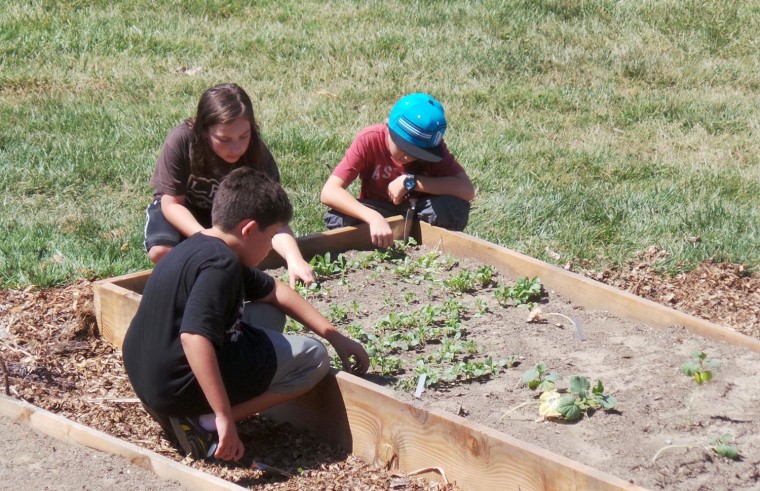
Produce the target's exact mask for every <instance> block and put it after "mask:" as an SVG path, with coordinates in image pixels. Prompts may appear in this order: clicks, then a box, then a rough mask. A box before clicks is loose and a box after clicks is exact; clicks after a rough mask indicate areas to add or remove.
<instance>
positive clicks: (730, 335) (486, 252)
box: [420, 223, 760, 353]
mask: <svg viewBox="0 0 760 491" xmlns="http://www.w3.org/2000/svg"><path fill="white" fill-rule="evenodd" d="M420 235H421V243H422V244H423V245H425V246H426V247H431V248H438V249H439V250H440V251H442V252H444V253H446V254H450V255H452V256H455V257H469V258H473V259H477V260H478V261H482V262H484V263H486V264H490V265H492V266H494V267H496V268H497V269H499V271H500V272H501V273H504V274H506V275H507V276H509V277H512V278H517V277H519V276H529V277H534V276H538V277H540V278H541V283H542V284H543V285H544V286H545V287H546V288H548V289H551V290H554V291H556V292H558V293H559V294H561V295H563V296H565V297H567V298H568V299H569V300H571V301H572V302H573V303H575V304H577V305H580V306H583V307H585V308H587V309H594V310H604V311H608V312H612V313H613V314H616V315H618V316H620V317H623V318H626V319H632V320H637V321H641V322H644V323H646V324H650V325H652V326H656V327H669V326H683V327H685V328H686V329H688V330H690V331H692V332H694V333H697V334H700V335H702V336H705V337H708V338H712V339H718V340H721V341H725V342H727V343H729V344H732V345H736V346H742V347H745V348H748V349H750V350H752V351H755V352H758V353H760V339H756V338H753V337H750V336H747V335H744V334H741V333H740V332H737V331H735V330H734V329H731V328H728V327H725V326H720V325H718V324H715V323H712V322H709V321H706V320H704V319H700V318H698V317H695V316H693V315H689V314H686V313H684V312H680V311H678V310H675V309H672V308H670V307H666V306H664V305H661V304H658V303H656V302H652V301H651V300H647V299H645V298H641V297H639V296H636V295H634V294H632V293H629V292H626V291H623V290H620V289H619V288H615V287H613V286H610V285H605V284H604V283H600V282H598V281H594V280H592V279H590V278H587V277H585V276H582V275H579V274H577V273H573V272H570V271H567V270H564V269H562V268H559V267H557V266H553V265H551V264H548V263H545V262H543V261H539V260H538V259H535V258H532V257H530V256H526V255H524V254H520V253H519V252H515V251H512V250H509V249H506V248H504V247H501V246H498V245H495V244H493V243H491V242H487V241H485V240H481V239H478V238H475V237H472V236H470V235H467V234H463V233H461V232H451V231H448V230H445V229H442V228H438V227H431V226H430V225H428V224H427V223H422V224H421V226H420Z"/></svg>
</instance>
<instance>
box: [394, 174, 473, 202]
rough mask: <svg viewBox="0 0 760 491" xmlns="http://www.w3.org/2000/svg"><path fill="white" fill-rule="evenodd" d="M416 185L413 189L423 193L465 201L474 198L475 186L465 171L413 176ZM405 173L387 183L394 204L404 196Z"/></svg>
mask: <svg viewBox="0 0 760 491" xmlns="http://www.w3.org/2000/svg"><path fill="white" fill-rule="evenodd" d="M415 177H416V179H417V187H416V188H415V191H417V192H420V193H425V194H436V195H446V196H454V197H455V198H459V199H462V200H465V201H472V200H473V198H475V187H474V186H473V185H472V181H470V178H469V176H468V175H467V173H465V172H460V173H459V174H457V175H455V176H447V177H430V176H419V175H418V176H415ZM405 178H406V175H401V176H399V177H397V178H396V179H394V180H393V181H391V183H390V184H389V185H388V191H389V194H390V196H391V200H392V201H393V203H394V204H399V203H401V202H402V201H403V200H404V198H405V197H406V194H407V192H406V189H404V179H405Z"/></svg>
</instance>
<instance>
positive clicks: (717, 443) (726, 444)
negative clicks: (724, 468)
mask: <svg viewBox="0 0 760 491" xmlns="http://www.w3.org/2000/svg"><path fill="white" fill-rule="evenodd" d="M733 441H734V437H733V435H731V434H729V433H726V434H725V435H721V436H719V437H718V438H716V439H715V440H714V441H713V442H711V443H709V444H707V445H700V444H677V445H667V446H665V447H662V448H661V449H659V450H658V451H657V453H656V454H654V457H652V462H654V461H655V460H657V457H659V456H660V455H661V454H662V453H663V452H666V451H668V450H673V449H676V448H687V449H692V448H699V447H702V448H703V449H704V450H705V451H706V452H708V453H709V452H714V453H716V454H718V455H720V456H721V457H725V458H727V459H731V460H739V458H740V457H741V456H740V455H739V449H738V448H736V446H735V445H733Z"/></svg>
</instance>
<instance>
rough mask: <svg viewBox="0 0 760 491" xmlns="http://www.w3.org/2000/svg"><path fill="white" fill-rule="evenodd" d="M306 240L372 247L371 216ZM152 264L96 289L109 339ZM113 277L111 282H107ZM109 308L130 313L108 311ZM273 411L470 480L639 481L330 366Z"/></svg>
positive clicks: (616, 301) (460, 244)
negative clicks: (315, 383) (314, 384)
mask: <svg viewBox="0 0 760 491" xmlns="http://www.w3.org/2000/svg"><path fill="white" fill-rule="evenodd" d="M389 222H390V223H391V227H392V230H393V231H394V237H396V238H400V237H401V235H402V234H403V218H402V217H394V218H392V219H389ZM413 235H414V236H415V238H416V239H417V241H418V242H419V243H421V244H423V245H425V246H427V247H431V248H438V249H439V250H441V251H442V252H444V253H447V254H450V255H452V256H455V257H470V258H474V259H477V260H479V261H482V262H484V263H486V264H490V265H492V266H494V267H495V268H496V269H498V270H499V271H500V272H501V273H503V274H505V275H507V276H509V277H512V278H516V277H518V276H531V277H532V276H539V277H540V278H541V281H542V283H543V284H544V285H545V286H546V287H547V288H549V289H552V290H555V291H557V292H558V293H560V294H562V295H564V296H565V297H567V298H568V299H569V300H572V301H573V302H575V303H576V304H578V305H581V306H584V307H586V308H589V309H600V310H606V311H609V312H612V313H614V314H616V315H619V316H621V317H625V318H630V319H635V320H638V321H642V322H645V323H648V324H651V325H654V326H662V327H667V326H671V325H681V326H684V327H686V328H688V329H690V330H692V331H694V332H696V333H699V334H702V335H704V336H707V337H712V338H715V339H720V340H724V341H726V342H728V343H731V344H736V345H739V346H744V347H747V348H749V349H752V350H754V351H760V340H756V339H754V338H750V337H748V336H744V335H742V334H740V333H737V332H736V331H734V330H732V329H728V328H724V327H722V326H718V325H716V324H713V323H710V322H707V321H704V320H702V319H698V318H696V317H694V316H690V315H688V314H684V313H681V312H678V311H676V310H674V309H671V308H668V307H664V306H662V305H659V304H657V303H654V302H651V301H648V300H645V299H642V298H640V297H637V296H635V295H632V294H630V293H628V292H624V291H621V290H619V289H617V288H614V287H611V286H609V285H605V284H603V283H599V282H596V281H593V280H591V279H589V278H586V277H583V276H581V275H578V274H575V273H572V272H569V271H565V270H564V269H561V268H558V267H556V266H552V265H549V264H547V263H544V262H542V261H539V260H537V259H534V258H531V257H529V256H525V255H523V254H520V253H517V252H515V251H511V250H508V249H506V248H503V247H500V246H497V245H495V244H491V243H489V242H486V241H483V240H480V239H477V238H474V237H471V236H469V235H467V234H463V233H459V232H450V231H447V230H444V229H439V228H437V227H431V226H429V225H428V224H426V223H422V224H418V223H416V224H415V226H414V229H413ZM298 242H299V246H300V247H301V250H302V252H303V254H304V257H306V258H310V257H312V256H313V255H315V254H324V253H325V252H328V251H329V252H331V253H339V252H344V251H347V250H367V249H371V248H372V247H371V242H370V238H369V231H368V228H367V227H366V225H363V226H360V227H347V228H345V229H339V230H334V231H330V232H324V233H320V234H313V235H310V236H306V237H302V238H299V239H298ZM281 265H282V259H281V258H279V256H278V255H276V254H275V253H272V254H270V255H269V256H268V257H267V259H266V260H265V262H264V263H263V264H262V267H264V268H272V267H279V266H281ZM149 274H150V272H149V271H147V272H141V273H136V274H135V275H132V276H131V277H119V278H115V279H112V280H110V281H109V280H105V281H104V282H99V283H98V284H96V289H101V293H100V295H97V294H96V311H98V312H100V314H99V315H98V322H99V325H100V323H101V322H103V323H106V322H107V321H108V322H110V326H115V325H116V324H118V323H120V324H121V327H120V328H119V329H122V330H118V329H117V328H116V327H111V329H110V331H111V332H112V335H113V336H114V339H113V340H110V341H111V342H112V343H114V344H116V345H117V346H120V342H121V338H123V334H124V333H125V332H126V327H128V325H129V321H130V320H131V318H132V315H134V313H132V314H130V313H129V308H130V307H129V305H128V304H130V303H132V304H133V305H132V307H134V308H135V309H136V306H137V303H139V298H140V295H139V294H137V293H135V292H132V295H130V294H128V293H127V292H129V289H128V288H125V286H128V287H132V288H136V287H139V285H140V284H141V282H142V284H143V285H144V281H146V280H147V278H148V275H149ZM128 276H129V275H128ZM108 283H111V284H110V285H108V286H106V284H108ZM111 289H114V291H111ZM139 289H140V291H142V289H141V287H139ZM106 292H107V293H106ZM109 301H115V302H121V303H123V304H124V305H121V306H116V307H114V308H107V309H106V308H104V306H103V305H100V306H99V305H97V304H98V302H101V303H102V302H109ZM107 315H108V316H113V315H121V316H126V318H121V319H118V320H117V319H106V316H107ZM101 332H103V329H102V328H101ZM119 336H121V338H119ZM267 414H268V415H269V416H270V417H273V418H274V419H276V420H279V421H288V422H290V423H291V424H293V425H295V426H298V427H302V428H306V429H308V430H310V431H311V432H313V433H316V434H318V435H320V436H321V437H323V438H324V439H326V440H327V441H330V442H332V443H333V444H335V445H338V446H340V447H342V448H345V449H347V450H349V451H351V452H352V453H354V454H356V455H357V456H359V457H362V458H364V459H366V460H368V461H380V462H382V463H386V464H388V465H389V466H392V467H395V468H398V469H399V470H400V471H402V472H407V473H408V472H414V471H416V470H418V469H421V468H433V467H435V468H440V469H442V470H443V471H444V472H445V473H446V476H447V478H448V479H449V480H450V481H451V480H453V481H456V482H457V483H458V484H459V485H460V486H461V487H462V488H463V489H470V490H481V489H483V490H490V489H520V490H565V489H568V490H569V489H574V490H575V489H588V490H608V489H640V488H637V487H634V486H632V485H630V484H629V483H627V482H625V481H622V480H620V479H618V478H616V477H614V476H611V475H609V474H606V473H603V472H601V471H599V470H596V469H593V468H591V467H588V466H585V465H582V464H580V463H577V462H574V461H572V460H570V459H567V458H564V457H561V456H559V455H556V454H554V453H553V452H550V451H548V450H545V449H541V448H539V447H535V446H532V445H529V444H527V443H524V442H521V441H519V440H516V439H514V438H511V437H509V436H507V435H506V434H504V433H501V432H498V431H495V430H492V429H489V428H486V427H483V426H482V425H477V424H474V423H471V422H469V421H467V420H465V419H463V418H459V417H458V416H454V415H451V414H448V413H445V412H441V411H437V410H427V409H424V408H423V407H421V406H417V405H410V404H407V403H405V402H403V401H402V400H401V399H399V398H398V396H397V395H396V394H395V393H394V392H393V391H389V390H387V389H383V388H381V387H379V386H377V385H375V384H372V383H370V382H367V381H365V380H363V379H360V378H357V377H354V376H352V375H350V374H347V373H344V372H339V373H337V374H331V375H328V377H326V378H325V379H324V380H323V381H322V382H321V383H320V384H319V385H318V386H317V387H316V388H315V389H314V390H312V391H310V392H309V393H308V394H305V395H304V396H302V397H300V398H298V399H297V400H295V401H292V402H290V403H288V404H284V405H281V406H278V407H277V408H274V409H273V410H270V411H268V412H267ZM428 477H431V478H435V477H437V476H436V475H432V474H431V475H429V476H428Z"/></svg>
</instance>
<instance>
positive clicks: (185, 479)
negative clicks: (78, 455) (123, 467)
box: [0, 396, 246, 491]
mask: <svg viewBox="0 0 760 491" xmlns="http://www.w3.org/2000/svg"><path fill="white" fill-rule="evenodd" d="M0 414H1V415H3V416H7V417H9V418H12V419H14V420H15V421H16V422H18V423H21V424H23V425H26V426H29V427H30V428H33V429H34V430H35V431H38V432H40V433H42V434H44V435H47V436H50V437H52V438H56V439H58V440H61V441H63V442H66V443H70V444H78V445H83V446H85V447H89V448H94V449H95V450H100V451H101V452H107V453H110V454H112V455H118V456H121V457H123V458H124V459H126V460H127V461H128V462H130V463H132V464H135V465H139V466H140V467H143V468H145V469H148V470H150V471H153V473H154V474H156V475H157V476H158V477H162V478H164V479H169V480H173V481H177V482H179V483H180V484H181V485H182V487H183V488H185V489H188V490H198V491H206V490H220V491H221V490H228V491H232V490H244V489H246V488H243V487H241V486H238V485H237V484H235V483H232V482H229V481H226V480H224V479H221V478H218V477H216V476H212V475H211V474H208V473H205V472H203V471H200V470H198V469H193V468H192V467H189V466H186V465H184V464H182V463H180V462H176V461H174V460H172V459H170V458H167V457H164V456H163V455H159V454H157V453H155V452H151V451H149V450H145V449H144V448H141V447H139V446H137V445H134V444H132V443H129V442H125V441H123V440H120V439H118V438H115V437H113V436H111V435H108V434H107V433H103V432H102V431H98V430H95V429H92V428H90V427H87V426H84V425H82V424H80V423H77V422H76V421H72V420H70V419H67V418H64V417H63V416H60V415H57V414H54V413H51V412H50V411H46V410H44V409H40V408H38V407H36V406H33V405H31V404H29V403H27V402H23V401H19V400H16V399H11V398H9V397H5V396H0ZM54 486H55V485H54Z"/></svg>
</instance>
